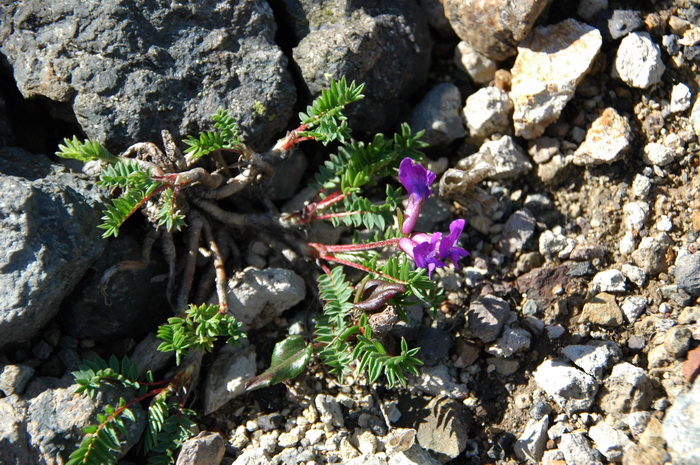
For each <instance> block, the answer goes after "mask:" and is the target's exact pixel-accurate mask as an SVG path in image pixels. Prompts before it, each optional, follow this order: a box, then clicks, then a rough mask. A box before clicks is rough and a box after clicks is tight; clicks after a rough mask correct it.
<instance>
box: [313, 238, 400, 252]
mask: <svg viewBox="0 0 700 465" xmlns="http://www.w3.org/2000/svg"><path fill="white" fill-rule="evenodd" d="M400 240H401V239H399V238H396V239H387V240H384V241H377V242H367V243H365V244H340V245H326V244H318V243H316V242H309V245H310V246H311V247H313V248H314V249H316V250H318V251H319V252H320V253H321V254H327V253H339V252H357V251H360V250H371V249H376V248H378V247H386V246H395V245H398V243H399V241H400Z"/></svg>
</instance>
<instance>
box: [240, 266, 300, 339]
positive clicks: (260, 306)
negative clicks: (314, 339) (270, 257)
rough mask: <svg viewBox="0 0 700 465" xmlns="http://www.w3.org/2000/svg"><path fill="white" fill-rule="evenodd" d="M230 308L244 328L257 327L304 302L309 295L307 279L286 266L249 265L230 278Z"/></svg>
mask: <svg viewBox="0 0 700 465" xmlns="http://www.w3.org/2000/svg"><path fill="white" fill-rule="evenodd" d="M226 292H227V294H226V300H227V302H228V308H229V311H230V312H231V313H232V314H233V315H234V316H235V317H236V319H237V320H238V321H239V322H240V323H241V324H242V328H243V330H248V329H251V328H253V329H257V328H261V327H262V326H264V325H266V324H267V323H269V322H271V321H272V320H273V319H275V318H277V317H278V316H280V315H281V314H282V313H283V312H284V311H285V310H288V309H289V308H291V307H293V306H294V305H296V304H298V303H299V302H301V300H302V299H303V298H304V297H305V295H306V286H305V285H304V280H303V279H302V278H301V277H300V276H299V275H297V274H296V273H294V272H293V271H291V270H287V269H283V268H266V269H264V270H258V269H256V268H246V269H245V270H243V271H240V272H238V273H236V274H235V275H234V276H232V277H231V279H229V281H228V285H227V288H226Z"/></svg>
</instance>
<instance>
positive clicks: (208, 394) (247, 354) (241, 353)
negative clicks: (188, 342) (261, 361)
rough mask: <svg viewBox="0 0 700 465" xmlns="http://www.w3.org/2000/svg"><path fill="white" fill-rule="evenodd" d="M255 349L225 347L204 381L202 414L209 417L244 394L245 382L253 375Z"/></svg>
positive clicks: (252, 347) (249, 347)
mask: <svg viewBox="0 0 700 465" xmlns="http://www.w3.org/2000/svg"><path fill="white" fill-rule="evenodd" d="M255 368H256V366H255V347H254V346H248V347H244V348H241V347H239V346H232V345H225V346H224V347H223V348H222V349H221V350H220V351H219V353H218V354H217V355H216V358H215V359H214V363H213V364H212V366H211V368H209V372H208V373H207V377H206V379H205V381H204V414H205V415H209V414H210V413H212V412H215V411H216V410H218V409H219V408H221V407H223V406H224V405H225V404H226V403H227V402H229V401H230V400H232V399H234V398H236V397H238V396H240V395H241V394H243V393H244V392H245V381H246V380H247V379H248V378H250V377H252V376H254V375H255Z"/></svg>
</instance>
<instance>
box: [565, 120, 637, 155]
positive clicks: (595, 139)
mask: <svg viewBox="0 0 700 465" xmlns="http://www.w3.org/2000/svg"><path fill="white" fill-rule="evenodd" d="M631 142H632V129H631V128H630V124H629V121H627V118H626V117H625V116H622V115H620V114H619V113H618V112H617V111H616V110H615V109H614V108H611V107H610V108H606V109H605V110H604V111H603V113H602V114H601V115H600V116H599V117H598V118H596V119H595V121H593V123H591V127H590V128H589V129H588V131H587V132H586V139H585V140H584V141H583V143H582V144H581V145H580V146H579V148H578V149H576V152H574V163H575V164H576V165H599V164H602V163H613V162H615V161H617V160H620V159H621V158H622V157H623V156H624V155H625V154H626V153H627V152H628V151H629V149H630V144H631Z"/></svg>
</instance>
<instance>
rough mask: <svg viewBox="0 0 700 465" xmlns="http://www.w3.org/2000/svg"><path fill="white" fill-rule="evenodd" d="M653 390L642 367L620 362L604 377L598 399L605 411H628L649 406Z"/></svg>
mask: <svg viewBox="0 0 700 465" xmlns="http://www.w3.org/2000/svg"><path fill="white" fill-rule="evenodd" d="M653 391H654V389H653V384H652V381H651V379H650V378H649V376H648V375H647V374H646V372H645V371H644V370H643V369H642V368H639V367H636V366H634V365H632V364H631V363H627V362H622V363H618V364H617V365H615V366H614V367H613V369H612V373H610V376H608V377H607V378H606V380H605V383H604V385H603V387H602V389H601V392H600V395H599V401H600V405H601V407H602V408H603V409H605V411H606V412H611V413H630V412H634V411H637V410H646V409H647V408H649V404H650V403H651V399H652V397H653V396H654V392H653Z"/></svg>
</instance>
